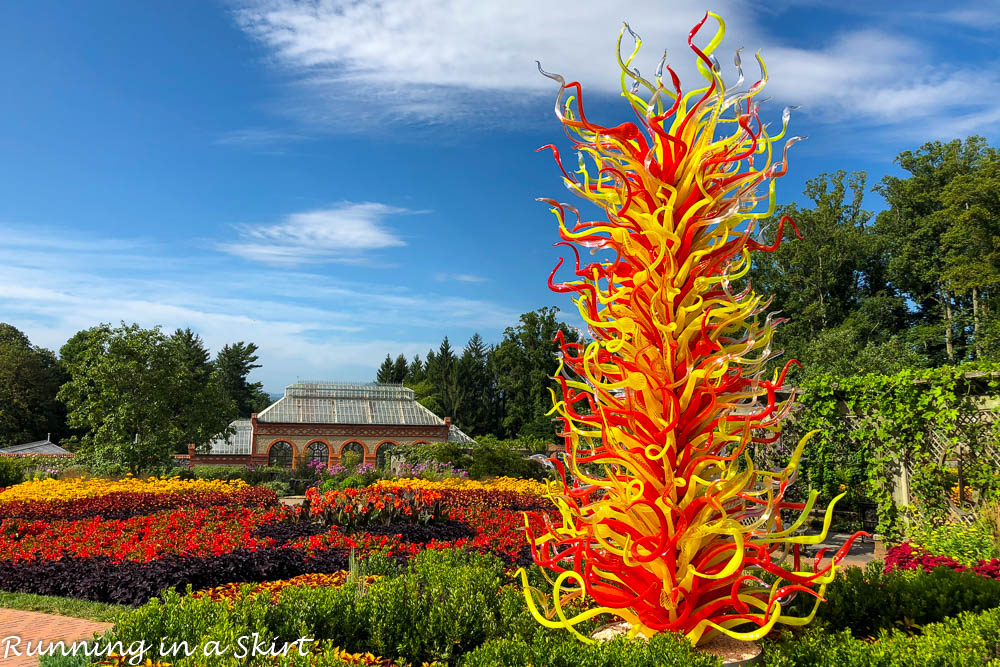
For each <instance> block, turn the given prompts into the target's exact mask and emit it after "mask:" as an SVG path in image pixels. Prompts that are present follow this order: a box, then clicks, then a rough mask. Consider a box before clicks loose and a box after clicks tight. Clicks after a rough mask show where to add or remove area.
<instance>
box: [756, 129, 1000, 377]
mask: <svg viewBox="0 0 1000 667" xmlns="http://www.w3.org/2000/svg"><path fill="white" fill-rule="evenodd" d="M895 163H896V164H897V165H898V166H899V167H900V168H901V169H902V170H903V172H904V175H902V176H885V177H883V178H882V179H881V180H880V181H879V182H878V183H877V184H875V185H874V187H872V188H871V189H870V190H869V189H868V184H867V174H866V173H865V172H861V171H859V172H853V173H846V172H844V171H838V172H835V173H833V174H822V175H820V176H818V177H816V178H814V179H811V180H810V181H808V183H807V185H806V188H805V193H804V194H805V195H806V196H807V197H808V199H809V200H810V202H811V204H810V205H806V206H797V205H788V206H784V207H780V208H779V210H778V211H776V212H775V215H774V217H773V218H771V219H770V220H767V221H765V226H768V225H769V229H768V231H767V232H765V234H764V236H765V241H766V242H768V243H770V242H773V241H774V240H775V233H776V230H777V220H778V219H779V217H780V216H782V215H787V216H789V217H791V218H792V219H793V220H794V221H795V222H796V224H797V226H798V228H799V230H800V232H801V234H802V238H800V239H798V238H791V237H790V235H789V234H788V233H787V232H788V228H787V227H786V228H785V232H786V234H785V240H784V242H783V243H782V245H781V247H780V248H779V249H778V250H777V251H775V252H772V253H763V252H762V253H757V254H756V257H755V261H754V265H753V267H752V269H751V271H750V274H749V277H750V280H751V281H752V284H753V286H754V289H755V291H757V292H758V293H762V294H764V295H765V296H772V297H773V299H774V300H773V302H772V303H771V306H770V310H771V311H780V313H781V316H782V317H785V318H788V320H789V321H788V322H787V323H785V324H783V325H782V326H781V327H779V330H778V332H777V333H776V336H775V341H776V342H775V343H774V345H776V346H777V347H780V348H783V349H784V350H785V355H784V359H788V358H797V359H799V360H800V361H801V362H802V363H803V365H804V367H805V369H804V373H805V374H818V373H830V374H833V375H840V376H845V375H848V376H849V375H855V374H857V373H859V372H860V373H893V372H898V371H900V370H902V369H904V368H921V367H937V366H942V365H953V364H958V363H962V362H968V361H996V360H998V359H1000V152H998V151H997V149H996V148H994V147H991V146H989V145H988V144H987V143H986V140H985V139H983V138H982V137H976V136H974V137H969V138H967V139H965V140H964V141H959V140H956V141H951V142H947V143H942V142H931V143H926V144H924V145H923V146H921V147H920V148H919V149H917V150H914V151H904V152H902V153H900V154H899V155H898V156H897V157H896V160H895ZM869 191H872V192H875V193H877V194H879V195H881V197H882V198H883V199H884V201H885V204H886V207H885V209H884V210H882V211H880V212H879V213H878V214H873V213H872V212H871V211H869V210H866V209H865V208H864V207H863V206H862V198H863V197H864V195H865V194H866V192H869ZM782 363H783V361H782ZM793 377H794V376H793ZM799 377H802V376H801V375H800V376H799Z"/></svg>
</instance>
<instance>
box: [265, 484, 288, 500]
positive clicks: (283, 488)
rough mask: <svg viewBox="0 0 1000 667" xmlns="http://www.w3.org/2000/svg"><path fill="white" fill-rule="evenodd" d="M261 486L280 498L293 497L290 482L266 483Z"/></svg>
mask: <svg viewBox="0 0 1000 667" xmlns="http://www.w3.org/2000/svg"><path fill="white" fill-rule="evenodd" d="M260 486H262V487H264V488H265V489H271V490H272V491H274V492H275V493H276V494H278V497H279V498H283V497H285V496H288V495H291V488H290V487H289V486H288V482H281V481H274V482H264V483H263V484H261V485H260Z"/></svg>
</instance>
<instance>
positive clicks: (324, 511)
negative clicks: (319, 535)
mask: <svg viewBox="0 0 1000 667" xmlns="http://www.w3.org/2000/svg"><path fill="white" fill-rule="evenodd" d="M306 501H307V502H308V503H309V513H310V515H312V516H313V517H314V518H316V519H319V520H320V521H322V522H323V523H324V524H326V525H328V526H340V527H341V528H346V529H348V530H353V529H354V528H356V527H357V526H360V525H364V524H367V523H381V524H383V525H389V524H392V523H397V522H402V521H414V522H417V521H420V522H425V523H426V522H428V521H431V520H437V519H440V518H441V493H440V492H439V491H431V490H429V489H406V488H393V487H386V486H369V487H366V488H364V489H344V490H343V491H336V490H333V491H326V492H322V491H319V490H318V489H315V488H312V489H308V490H307V491H306Z"/></svg>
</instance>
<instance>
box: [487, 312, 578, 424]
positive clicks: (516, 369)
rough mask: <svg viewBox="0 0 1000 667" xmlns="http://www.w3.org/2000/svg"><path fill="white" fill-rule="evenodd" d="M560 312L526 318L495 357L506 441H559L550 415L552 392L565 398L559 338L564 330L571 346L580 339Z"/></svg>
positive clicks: (507, 336)
mask: <svg viewBox="0 0 1000 667" xmlns="http://www.w3.org/2000/svg"><path fill="white" fill-rule="evenodd" d="M557 312H559V309H558V308H540V309H538V310H536V311H533V312H530V313H524V314H523V315H521V318H520V323H519V324H518V325H517V326H514V327H508V328H507V329H506V330H505V331H504V337H503V341H501V343H500V345H499V346H498V347H497V348H496V350H495V352H494V354H493V359H494V368H495V370H496V374H497V388H498V390H499V393H500V396H501V400H502V401H503V417H502V419H501V428H502V429H503V435H504V436H505V437H516V436H530V437H539V438H545V439H547V440H552V439H554V438H555V432H556V429H557V424H556V423H555V421H554V420H553V418H552V417H550V416H547V415H546V413H547V412H549V411H550V410H551V409H552V395H551V393H550V390H552V391H555V392H556V395H557V396H559V395H561V393H560V392H561V389H560V388H559V384H558V383H557V382H556V381H555V380H554V379H552V376H554V375H555V373H556V370H557V368H558V366H559V356H558V355H559V346H558V344H557V343H556V342H555V337H556V333H557V332H559V331H562V332H563V335H564V336H565V338H566V341H567V342H579V340H580V337H579V334H578V333H577V331H576V330H575V329H572V328H570V327H569V326H567V325H566V324H563V323H562V322H559V321H558V320H557V319H556V313H557Z"/></svg>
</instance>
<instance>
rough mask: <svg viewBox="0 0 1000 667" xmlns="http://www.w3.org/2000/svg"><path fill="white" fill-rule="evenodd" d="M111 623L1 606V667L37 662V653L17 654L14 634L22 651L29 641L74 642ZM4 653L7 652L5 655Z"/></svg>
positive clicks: (23, 665) (33, 642) (29, 664)
mask: <svg viewBox="0 0 1000 667" xmlns="http://www.w3.org/2000/svg"><path fill="white" fill-rule="evenodd" d="M111 625H112V624H111V623H98V622H96V621H86V620H84V619H81V618H70V617H69V616H56V615H54V614H41V613H38V612H35V611H19V610H15V609H0V667H29V666H31V667H34V665H37V664H38V657H37V656H28V655H21V656H16V655H15V653H14V649H17V648H18V647H17V645H16V644H15V642H16V639H15V638H20V640H21V645H20V648H21V649H22V653H23V652H24V651H23V649H24V647H25V646H26V644H27V643H28V642H31V643H32V645H33V646H35V645H37V642H38V641H39V640H41V641H44V642H55V641H58V640H60V639H61V640H63V641H64V642H66V643H67V645H72V642H74V641H76V640H79V639H90V638H91V637H92V635H93V634H94V633H95V632H96V633H101V632H104V631H105V630H108V629H110V628H111ZM8 647H9V648H10V650H8ZM5 653H7V654H8V655H7V656H6V657H5Z"/></svg>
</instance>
